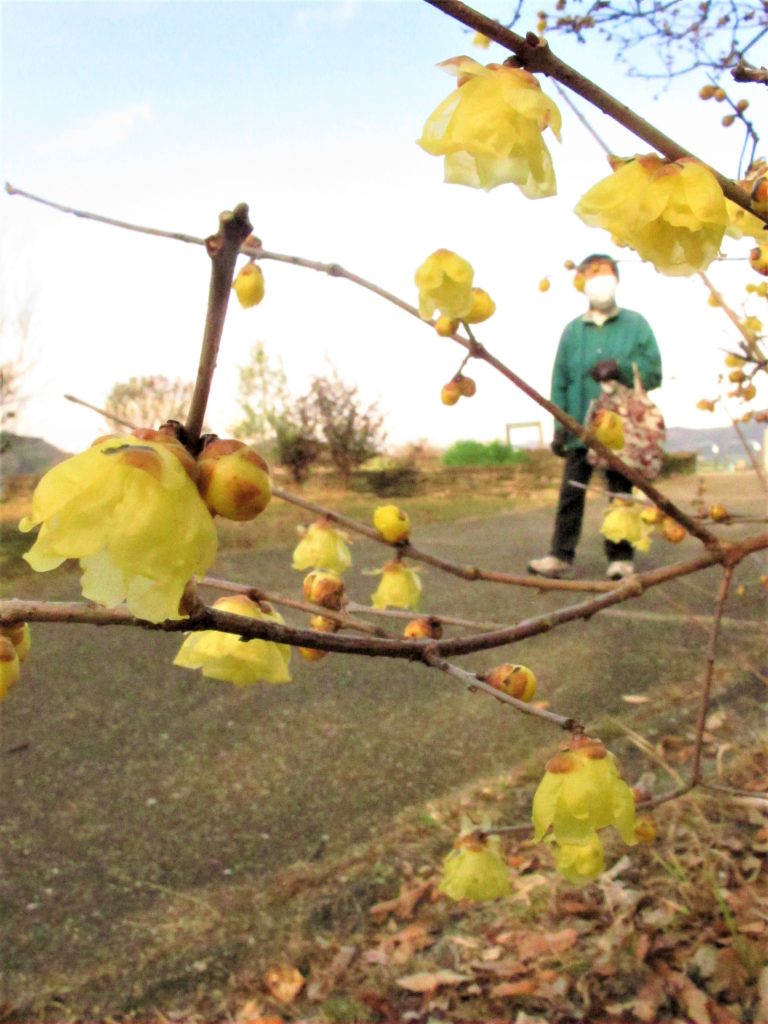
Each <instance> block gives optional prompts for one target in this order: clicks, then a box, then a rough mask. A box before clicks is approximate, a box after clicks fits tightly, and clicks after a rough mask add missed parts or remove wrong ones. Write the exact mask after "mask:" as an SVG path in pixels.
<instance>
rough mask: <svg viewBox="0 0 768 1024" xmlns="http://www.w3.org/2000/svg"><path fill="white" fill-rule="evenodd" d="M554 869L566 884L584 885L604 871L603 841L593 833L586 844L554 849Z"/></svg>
mask: <svg viewBox="0 0 768 1024" xmlns="http://www.w3.org/2000/svg"><path fill="white" fill-rule="evenodd" d="M555 868H556V870H557V873H558V874H559V875H562V876H563V878H564V879H565V880H566V881H567V882H571V883H572V884H573V885H584V884H585V883H586V882H591V881H592V879H593V878H597V876H598V875H599V874H602V872H603V871H605V856H604V854H603V841H602V839H601V838H600V836H599V835H598V834H597V832H595V833H594V834H593V835H592V836H591V837H590V839H589V840H588V841H587V842H586V843H564V844H563V845H562V846H556V847H555Z"/></svg>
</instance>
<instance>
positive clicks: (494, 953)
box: [480, 946, 504, 961]
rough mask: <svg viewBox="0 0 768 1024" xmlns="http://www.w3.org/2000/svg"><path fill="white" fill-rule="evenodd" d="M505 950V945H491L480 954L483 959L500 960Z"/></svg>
mask: <svg viewBox="0 0 768 1024" xmlns="http://www.w3.org/2000/svg"><path fill="white" fill-rule="evenodd" d="M503 952H504V947H503V946H490V947H489V948H488V949H484V950H483V952H482V953H481V954H480V959H481V960H486V961H489V960H498V959H499V957H500V956H501V954H502V953H503Z"/></svg>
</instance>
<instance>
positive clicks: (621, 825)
mask: <svg viewBox="0 0 768 1024" xmlns="http://www.w3.org/2000/svg"><path fill="white" fill-rule="evenodd" d="M574 743H575V744H576V745H575V746H572V747H571V749H569V750H567V751H565V752H563V753H560V754H556V755H555V756H554V757H552V758H550V759H549V761H548V762H547V770H546V772H545V774H544V778H543V779H542V780H541V782H540V783H539V786H538V789H537V790H536V793H535V795H534V798H533V826H534V833H535V835H534V838H535V840H536V842H539V841H540V840H541V839H542V838H543V837H544V835H545V834H547V833H548V832H549V830H550V829H551V830H552V835H553V837H554V839H555V841H556V842H557V843H558V844H559V845H560V846H564V845H568V844H571V843H578V844H583V843H587V842H590V841H591V840H592V837H593V835H594V833H595V832H596V831H597V830H598V829H601V828H606V827H607V826H608V825H614V826H615V827H616V828H617V829H618V830H619V832H620V834H621V837H622V839H623V840H624V842H625V843H627V844H628V845H630V846H631V845H634V843H635V841H636V840H635V834H634V829H635V801H634V799H633V797H632V791H631V789H630V788H629V786H628V785H627V784H626V782H624V780H623V779H622V778H621V776H620V775H619V771H618V768H617V765H616V759H615V758H614V756H613V754H610V753H609V752H608V751H607V750H606V749H605V747H604V746H603V745H602V743H600V742H599V741H597V740H590V739H589V737H586V736H583V737H576V738H575V739H574Z"/></svg>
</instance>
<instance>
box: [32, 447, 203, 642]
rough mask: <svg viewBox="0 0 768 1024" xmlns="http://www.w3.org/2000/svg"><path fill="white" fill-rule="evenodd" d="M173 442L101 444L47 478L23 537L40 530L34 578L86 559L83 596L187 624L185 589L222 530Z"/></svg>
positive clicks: (150, 618)
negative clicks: (218, 529) (73, 560)
mask: <svg viewBox="0 0 768 1024" xmlns="http://www.w3.org/2000/svg"><path fill="white" fill-rule="evenodd" d="M175 447H180V446H178V445H176V444H162V443H159V442H156V441H149V440H144V439H141V440H140V439H138V438H136V437H133V436H128V437H111V438H107V439H104V440H100V441H98V442H96V443H95V444H94V446H93V447H91V448H89V449H88V450H87V451H85V452H81V453H80V454H79V455H74V456H72V457H71V458H69V459H66V460H65V461H64V462H60V463H59V464H58V465H57V466H54V467H53V469H51V470H49V471H48V472H47V473H46V474H45V476H44V477H43V478H42V480H41V481H40V483H39V484H38V485H37V487H36V489H35V493H34V495H33V497H32V513H31V515H30V516H26V517H25V518H24V519H22V520H21V522H20V524H19V529H20V530H22V531H23V532H28V531H29V530H32V529H34V528H35V527H36V526H38V525H39V526H40V532H39V533H38V535H37V539H36V541H35V543H34V544H33V546H32V547H31V548H30V550H29V551H28V552H27V553H26V554H25V555H24V558H25V560H26V561H27V562H28V563H29V564H30V565H31V567H32V568H33V569H34V570H35V571H36V572H47V571H49V570H50V569H56V568H57V567H58V566H60V565H61V564H62V562H64V561H66V560H67V559H68V558H77V559H79V560H80V566H81V568H82V570H83V575H82V579H81V588H82V592H83V597H85V598H87V599H88V600H89V601H94V602H95V603H96V604H100V605H104V606H106V607H107V608H112V607H114V606H115V605H118V604H120V603H121V602H122V601H126V602H127V604H128V608H129V609H130V611H131V612H132V613H133V614H134V615H136V616H137V617H138V618H140V619H145V620H147V621H149V622H162V621H163V620H164V619H180V618H183V617H184V615H183V613H182V612H180V611H179V603H180V601H181V598H182V596H183V593H184V588H185V587H186V585H187V583H188V581H189V580H190V579H191V578H192V577H193V576H195V575H202V574H203V573H205V571H206V570H207V569H208V567H209V566H210V565H211V563H212V562H213V560H214V557H215V555H216V529H215V527H214V525H213V520H212V518H211V515H210V513H209V512H208V510H207V509H206V507H205V504H204V502H203V500H202V498H201V497H200V495H199V493H198V491H197V488H196V486H195V484H194V483H193V482H192V480H191V478H190V477H189V475H188V474H187V472H186V470H185V469H184V466H183V465H182V462H181V460H180V459H179V458H178V457H177V456H176V455H175V454H174V448H175Z"/></svg>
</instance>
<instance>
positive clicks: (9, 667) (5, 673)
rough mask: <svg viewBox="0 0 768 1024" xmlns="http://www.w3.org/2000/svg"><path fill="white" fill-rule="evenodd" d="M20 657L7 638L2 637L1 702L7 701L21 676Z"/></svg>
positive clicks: (0, 659)
mask: <svg viewBox="0 0 768 1024" xmlns="http://www.w3.org/2000/svg"><path fill="white" fill-rule="evenodd" d="M19 661H20V659H19V655H18V653H17V651H16V647H15V645H14V644H13V642H12V641H11V640H10V638H9V637H7V636H0V700H5V698H6V697H7V696H8V694H9V693H10V692H11V690H12V689H13V688H14V686H15V685H16V684H17V683H18V681H19V678H20V676H21V669H20V666H19Z"/></svg>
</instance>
